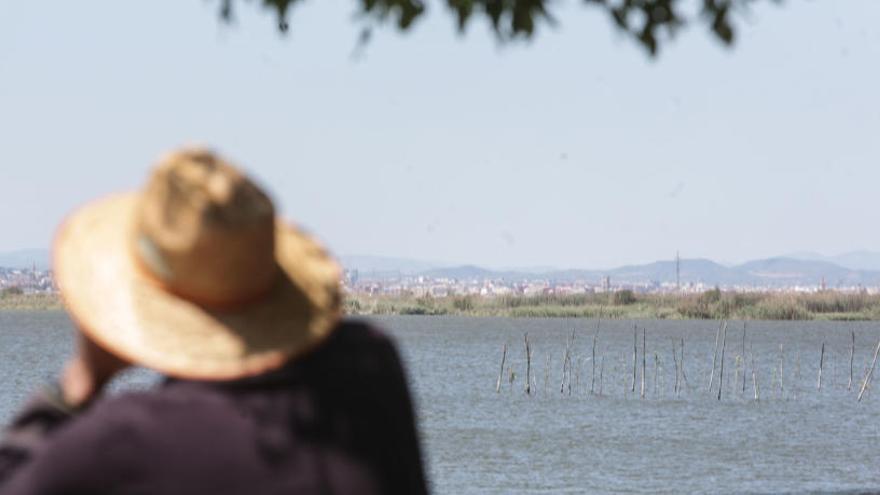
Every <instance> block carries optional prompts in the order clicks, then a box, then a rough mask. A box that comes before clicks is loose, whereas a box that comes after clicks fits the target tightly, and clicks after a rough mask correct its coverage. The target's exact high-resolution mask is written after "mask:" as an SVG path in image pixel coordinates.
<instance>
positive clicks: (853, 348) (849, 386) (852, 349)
mask: <svg viewBox="0 0 880 495" xmlns="http://www.w3.org/2000/svg"><path fill="white" fill-rule="evenodd" d="M855 355H856V331H855V330H852V346H851V347H850V348H849V383H848V384H847V385H846V389H847V390H852V382H853V358H854V357H855Z"/></svg>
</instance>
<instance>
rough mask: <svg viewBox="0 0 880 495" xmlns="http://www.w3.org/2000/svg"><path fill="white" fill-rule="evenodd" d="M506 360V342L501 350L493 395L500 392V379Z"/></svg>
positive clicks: (502, 375)
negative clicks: (499, 367)
mask: <svg viewBox="0 0 880 495" xmlns="http://www.w3.org/2000/svg"><path fill="white" fill-rule="evenodd" d="M506 359H507V342H505V343H504V347H502V348H501V370H499V371H498V382H497V383H495V393H496V394H497V393H500V392H501V378H502V377H504V361H505V360H506Z"/></svg>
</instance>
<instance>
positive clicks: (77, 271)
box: [54, 149, 340, 380]
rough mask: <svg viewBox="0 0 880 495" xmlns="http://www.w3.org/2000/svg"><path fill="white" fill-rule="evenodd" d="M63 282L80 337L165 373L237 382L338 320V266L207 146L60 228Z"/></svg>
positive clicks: (57, 256)
mask: <svg viewBox="0 0 880 495" xmlns="http://www.w3.org/2000/svg"><path fill="white" fill-rule="evenodd" d="M54 269H55V272H56V279H57V282H58V285H59V288H60V290H61V294H62V296H63V299H64V301H65V304H66V306H67V308H68V310H69V312H70V314H71V315H72V317H73V319H74V320H75V321H76V322H77V324H78V325H79V326H80V328H81V329H82V331H83V333H84V334H85V335H86V336H87V337H88V338H90V339H92V340H93V341H94V342H95V343H97V344H99V345H100V346H101V347H103V348H105V349H106V350H108V351H109V352H111V353H112V354H115V355H117V356H119V357H121V358H123V359H125V360H127V361H131V362H133V363H136V364H140V365H143V366H146V367H149V368H153V369H155V370H157V371H159V372H162V373H164V374H167V375H171V376H177V377H184V378H194V379H209V380H210V379H214V380H220V379H234V378H239V377H244V376H248V375H254V374H258V373H261V372H263V371H267V370H270V369H272V368H276V367H278V366H281V365H282V364H283V363H284V362H286V361H287V360H289V359H290V358H292V357H294V356H297V355H300V354H302V353H305V352H307V351H308V350H309V349H311V348H313V347H314V346H315V345H316V344H318V343H319V342H320V341H321V340H322V339H324V338H325V337H326V336H327V335H328V334H329V333H330V332H331V331H332V328H333V327H334V325H335V323H336V321H337V320H338V318H339V316H340V289H339V278H340V273H339V268H338V265H337V264H336V263H335V262H334V261H333V260H332V259H331V258H330V256H329V255H328V254H327V253H326V251H325V250H324V249H323V248H322V247H321V246H320V245H318V244H317V243H316V242H315V241H314V240H313V239H312V238H311V237H310V236H308V235H306V234H305V233H303V232H302V231H301V230H299V229H297V228H295V227H293V226H292V225H290V224H287V223H285V222H283V221H281V220H279V219H278V218H277V217H276V214H275V210H274V207H273V205H272V202H271V200H270V199H269V197H268V195H267V194H265V193H264V192H263V191H262V190H261V189H260V188H259V187H258V186H257V185H256V184H254V183H253V182H252V181H251V180H250V179H249V178H248V177H247V176H246V175H245V174H243V173H242V172H241V171H240V170H238V169H237V168H235V167H234V166H232V165H230V164H229V163H228V162H226V161H225V160H223V159H222V158H220V157H218V156H217V155H215V154H214V153H212V152H210V151H207V150H204V149H184V150H180V151H177V152H174V153H171V154H169V155H167V156H166V157H164V158H163V159H162V160H160V162H159V164H158V165H157V166H156V167H155V169H154V171H153V173H152V175H151V177H150V179H149V181H148V182H147V185H146V187H145V188H143V189H142V190H141V191H138V192H133V193H125V194H117V195H113V196H110V197H108V198H106V199H102V200H98V201H95V202H93V203H91V204H89V205H87V206H85V207H84V208H82V209H80V210H78V211H77V212H75V213H74V214H73V215H71V216H70V217H69V218H68V219H67V221H66V222H65V223H64V224H63V225H62V227H61V228H60V229H59V232H58V235H57V238H56V242H55V249H54Z"/></svg>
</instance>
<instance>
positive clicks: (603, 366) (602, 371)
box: [599, 354, 605, 396]
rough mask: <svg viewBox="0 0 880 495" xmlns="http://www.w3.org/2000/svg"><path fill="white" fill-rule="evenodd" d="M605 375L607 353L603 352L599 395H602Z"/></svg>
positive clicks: (600, 366)
mask: <svg viewBox="0 0 880 495" xmlns="http://www.w3.org/2000/svg"><path fill="white" fill-rule="evenodd" d="M604 375H605V354H602V363H601V364H600V365H599V395H600V396H601V395H602V381H603V378H604Z"/></svg>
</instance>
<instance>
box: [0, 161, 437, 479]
mask: <svg viewBox="0 0 880 495" xmlns="http://www.w3.org/2000/svg"><path fill="white" fill-rule="evenodd" d="M54 268H55V273H56V279H57V282H58V285H59V289H60V291H61V294H62V297H63V298H64V301H65V305H66V307H67V309H68V312H69V313H70V315H71V317H72V319H73V321H74V322H75V323H76V325H77V328H78V331H79V332H78V351H77V354H76V355H75V356H74V357H73V358H72V359H71V360H70V361H69V363H68V364H67V366H66V367H65V368H64V371H63V372H62V375H61V378H60V379H59V381H58V383H57V384H55V385H54V386H50V387H47V388H46V389H45V390H42V391H41V392H40V393H38V394H37V395H36V396H35V398H34V399H33V400H32V402H31V403H30V404H29V405H28V406H27V407H25V409H24V410H23V411H22V412H21V413H20V414H19V415H18V416H17V417H16V419H15V420H14V421H13V423H12V425H11V426H10V427H9V429H8V431H7V433H6V437H5V439H4V442H3V444H2V446H0V493H22V494H29V493H34V494H36V493H40V494H52V493H65V494H75V493H90V494H98V493H114V494H115V493H139V494H141V493H143V494H147V493H186V494H193V493H212V494H223V493H230V494H233V493H242V494H244V493H248V494H251V493H253V494H260V493H266V494H274V493H278V494H281V493H285V494H292V493H297V494H300V493H301V494H317V493H321V494H342V493H350V494H379V493H400V494H421V493H426V492H427V488H426V481H425V477H424V473H423V467H422V462H421V455H420V451H419V444H418V438H417V433H416V429H415V421H414V417H413V412H412V405H411V401H410V396H409V393H408V390H407V385H406V382H405V379H404V375H403V372H402V369H401V365H400V362H399V359H398V356H397V353H396V351H395V349H394V347H393V345H392V344H391V342H390V341H389V340H388V339H387V338H386V337H384V336H383V335H382V334H381V333H379V332H377V331H376V330H373V329H371V328H369V327H368V326H366V325H364V324H358V323H353V322H341V321H340V299H341V297H340V289H339V270H338V267H337V265H336V264H335V263H334V262H333V261H332V260H331V258H330V257H329V256H328V255H327V253H326V252H325V251H324V250H323V249H322V248H321V247H320V246H319V245H318V244H317V243H316V242H315V241H314V240H313V239H312V238H311V237H309V236H308V235H306V234H305V233H303V232H301V231H300V230H298V229H296V228H294V227H292V226H290V225H287V224H285V223H283V222H282V221H280V220H278V219H277V218H276V216H275V212H274V208H273V205H272V202H271V201H270V200H269V198H268V197H267V196H266V194H264V193H263V192H262V191H261V190H260V189H259V188H258V187H257V186H256V185H254V184H253V183H252V182H251V181H250V180H248V178H247V177H245V176H244V175H243V174H242V173H241V172H239V171H238V170H236V169H235V168H234V167H232V166H231V165H229V164H227V163H226V162H224V161H223V160H222V159H220V158H218V157H217V156H215V155H214V154H212V153H210V152H207V151H203V150H183V151H179V152H176V153H173V154H171V155H169V156H167V157H166V158H165V159H163V160H162V161H161V162H160V164H159V165H158V166H157V167H156V169H155V170H154V172H153V175H152V177H151V178H150V181H149V182H148V184H147V186H146V187H145V188H144V189H143V191H141V192H138V193H131V194H121V195H116V196H112V197H109V198H106V199H103V200H100V201H96V202H94V203H92V204H90V205H87V206H86V207H84V208H82V209H81V210H79V211H78V212H76V213H75V214H73V215H72V216H71V217H70V218H69V219H68V220H67V221H66V222H65V223H64V225H63V226H62V227H61V229H60V231H59V234H58V236H57V239H56V241H55V247H54ZM129 364H135V365H140V366H144V367H147V368H151V369H154V370H156V371H158V372H160V373H162V374H164V375H166V376H167V377H168V379H167V380H166V381H165V382H164V383H163V384H162V386H160V387H158V388H156V389H154V390H149V391H143V392H133V393H126V394H120V395H118V396H116V397H102V396H101V395H100V393H101V390H102V389H103V387H104V385H105V384H106V383H107V382H108V381H109V380H110V379H111V378H112V377H113V376H114V375H115V374H116V373H117V372H118V371H120V370H122V369H124V368H126V367H127V366H128V365H129Z"/></svg>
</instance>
